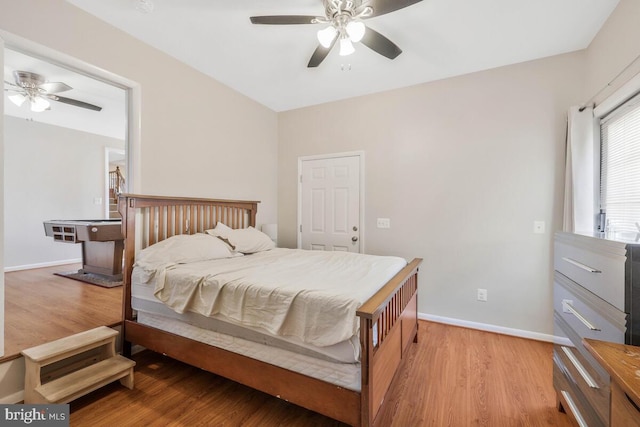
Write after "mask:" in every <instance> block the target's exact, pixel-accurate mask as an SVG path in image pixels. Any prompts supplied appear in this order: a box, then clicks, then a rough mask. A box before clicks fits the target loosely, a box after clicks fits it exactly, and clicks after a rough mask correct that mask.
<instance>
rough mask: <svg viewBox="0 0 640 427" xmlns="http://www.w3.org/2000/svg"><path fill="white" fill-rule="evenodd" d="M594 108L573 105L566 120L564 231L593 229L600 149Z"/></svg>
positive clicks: (590, 230) (588, 230) (589, 230)
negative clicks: (581, 107) (595, 132)
mask: <svg viewBox="0 0 640 427" xmlns="http://www.w3.org/2000/svg"><path fill="white" fill-rule="evenodd" d="M594 123H595V122H594V118H593V108H592V107H586V108H584V109H583V110H582V111H580V107H571V108H570V109H569V113H568V123H567V158H566V169H565V182H564V218H563V224H562V229H563V230H564V231H570V232H575V231H584V232H592V231H593V230H594V219H595V214H596V191H597V187H596V181H597V176H598V175H599V173H597V169H596V166H597V161H596V159H597V158H598V156H596V154H597V149H598V146H599V144H598V143H597V141H596V138H595V136H596V135H595V134H594V126H595V125H594Z"/></svg>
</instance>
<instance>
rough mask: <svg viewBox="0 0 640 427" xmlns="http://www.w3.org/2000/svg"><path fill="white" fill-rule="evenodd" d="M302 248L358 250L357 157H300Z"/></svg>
mask: <svg viewBox="0 0 640 427" xmlns="http://www.w3.org/2000/svg"><path fill="white" fill-rule="evenodd" d="M300 179H301V181H300V187H301V191H300V196H301V204H300V208H301V213H300V221H301V223H300V234H301V236H300V244H301V248H302V249H313V250H325V251H348V252H360V156H357V155H354V156H345V157H332V158H324V159H312V160H302V162H301V178H300Z"/></svg>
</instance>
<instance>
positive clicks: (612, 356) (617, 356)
mask: <svg viewBox="0 0 640 427" xmlns="http://www.w3.org/2000/svg"><path fill="white" fill-rule="evenodd" d="M584 345H585V347H586V348H587V350H589V352H590V353H591V354H592V355H593V357H595V359H596V360H597V361H598V362H599V363H600V364H601V365H602V366H603V367H604V369H605V370H606V371H607V372H608V373H609V375H610V376H611V406H610V408H611V409H610V422H611V424H610V425H611V427H640V347H637V346H631V345H625V344H614V343H610V342H606V341H597V340H590V339H585V340H584Z"/></svg>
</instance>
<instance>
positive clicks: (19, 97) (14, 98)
mask: <svg viewBox="0 0 640 427" xmlns="http://www.w3.org/2000/svg"><path fill="white" fill-rule="evenodd" d="M26 99H27V98H26V97H25V96H24V95H23V94H21V93H15V94H13V95H9V101H11V102H13V103H14V104H16V105H17V106H18V107H20V106H21V105H22V104H23V103H24V101H25V100H26Z"/></svg>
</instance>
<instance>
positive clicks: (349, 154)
mask: <svg viewBox="0 0 640 427" xmlns="http://www.w3.org/2000/svg"><path fill="white" fill-rule="evenodd" d="M341 157H357V158H358V160H359V167H360V194H359V195H358V198H359V201H360V209H359V210H360V213H359V218H358V219H359V222H360V253H361V254H363V253H365V240H366V239H365V235H366V234H365V224H364V195H365V191H364V184H365V183H364V177H365V174H364V151H348V152H344V153H332V154H317V155H313V156H301V157H298V223H297V224H296V230H297V232H296V234H297V236H298V239H297V245H298V248H301V247H302V163H303V162H305V161H309V160H328V159H336V158H341Z"/></svg>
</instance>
